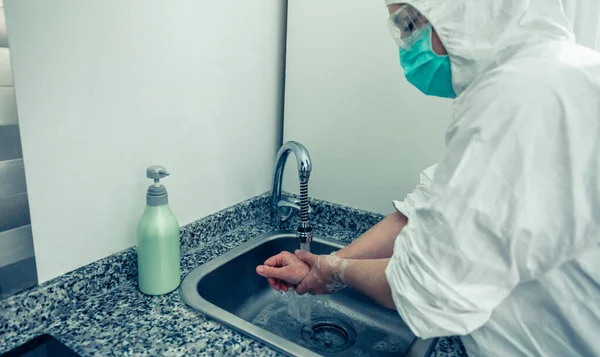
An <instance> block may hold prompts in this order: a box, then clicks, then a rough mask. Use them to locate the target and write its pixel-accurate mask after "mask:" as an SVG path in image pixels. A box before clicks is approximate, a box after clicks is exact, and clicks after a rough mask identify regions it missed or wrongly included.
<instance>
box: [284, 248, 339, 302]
mask: <svg viewBox="0 0 600 357" xmlns="http://www.w3.org/2000/svg"><path fill="white" fill-rule="evenodd" d="M296 256H297V257H298V258H299V259H301V260H302V261H303V262H305V263H307V264H308V265H310V272H309V273H308V275H307V276H306V277H305V278H304V279H303V280H302V282H301V283H300V285H298V287H296V288H295V290H296V293H298V294H300V295H303V294H306V293H307V292H308V293H310V294H311V295H321V294H332V293H334V292H336V291H338V290H340V289H343V288H344V287H346V282H345V281H344V270H345V268H346V264H347V263H348V260H346V259H341V258H338V257H337V256H336V255H335V252H334V253H332V254H330V255H314V254H311V253H309V252H306V251H301V250H297V251H296Z"/></svg>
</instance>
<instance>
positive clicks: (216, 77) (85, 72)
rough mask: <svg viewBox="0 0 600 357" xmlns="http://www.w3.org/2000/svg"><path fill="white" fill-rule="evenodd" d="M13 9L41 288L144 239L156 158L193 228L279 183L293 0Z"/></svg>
mask: <svg viewBox="0 0 600 357" xmlns="http://www.w3.org/2000/svg"><path fill="white" fill-rule="evenodd" d="M5 7H6V13H7V21H8V33H9V42H10V46H11V53H12V63H13V66H14V80H15V87H16V97H17V106H18V111H19V117H20V125H21V135H22V141H23V150H24V157H25V158H26V159H25V169H26V174H27V185H28V191H29V193H30V196H29V197H30V204H31V217H32V225H33V235H34V245H35V255H36V259H37V269H38V272H39V280H40V282H43V281H46V280H48V279H50V278H52V277H55V276H58V275H60V274H63V273H65V272H67V271H70V270H73V269H75V268H77V267H80V266H82V265H85V264H87V263H90V262H92V261H94V260H97V259H100V258H102V257H104V256H107V255H109V254H112V253H114V252H116V251H119V250H122V249H124V248H127V247H130V246H132V245H134V244H135V227H136V223H137V220H138V218H139V216H140V215H141V213H142V210H143V208H144V205H145V189H146V187H147V185H149V184H150V182H149V180H147V179H146V178H145V169H146V167H147V166H149V165H152V164H162V165H165V166H166V168H167V169H168V170H169V171H170V172H171V173H172V176H170V177H169V178H167V179H165V180H164V183H165V185H166V186H167V188H168V189H169V195H170V203H171V206H172V209H173V210H174V212H175V214H176V215H177V217H178V218H179V221H180V224H182V225H183V224H186V223H189V222H192V221H194V220H196V219H199V218H201V217H203V216H206V215H208V214H211V213H213V212H216V211H218V210H220V209H223V208H225V207H227V206H230V205H233V204H235V203H237V202H239V201H242V200H244V199H247V198H249V197H252V196H254V195H256V194H259V193H262V192H265V191H267V190H268V189H269V185H270V177H271V170H272V165H273V159H274V154H275V151H276V149H277V146H278V145H279V142H280V138H279V136H280V133H279V131H280V124H279V118H278V116H279V113H280V112H279V110H280V104H279V102H280V96H281V93H280V89H281V88H280V75H281V73H280V68H281V39H282V30H283V22H282V19H283V17H282V16H283V12H282V10H283V7H282V2H281V1H276V0H255V1H251V2H231V1H210V2H209V1H196V0H178V1H172V2H165V1H158V0H146V1H135V2H127V1H125V2H123V1H116V0H112V1H97V0H89V1H78V0H54V1H46V0H30V1H20V0H6V1H5Z"/></svg>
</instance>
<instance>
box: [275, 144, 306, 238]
mask: <svg viewBox="0 0 600 357" xmlns="http://www.w3.org/2000/svg"><path fill="white" fill-rule="evenodd" d="M291 152H294V156H296V161H297V163H298V179H299V180H300V199H292V198H289V197H283V198H282V197H281V185H282V181H283V169H284V168H285V163H286V161H287V158H288V156H289V155H290V153H291ZM311 171H312V163H311V160H310V155H309V154H308V150H306V148H305V147H304V146H303V145H302V144H300V143H297V142H295V141H288V142H286V143H285V144H283V146H281V149H279V152H278V153H277V157H276V158H275V172H274V173H273V187H272V189H271V201H270V214H271V224H273V225H274V226H276V227H278V228H283V226H284V224H285V223H286V222H287V221H288V220H289V219H290V217H291V216H292V214H294V212H296V211H300V225H299V226H298V230H297V236H298V240H299V241H300V243H310V242H311V241H312V229H311V227H310V223H309V222H308V213H309V209H310V208H309V206H308V179H309V178H310V172H311Z"/></svg>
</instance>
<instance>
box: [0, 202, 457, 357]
mask: <svg viewBox="0 0 600 357" xmlns="http://www.w3.org/2000/svg"><path fill="white" fill-rule="evenodd" d="M311 205H312V207H313V213H312V215H311V222H312V224H313V227H314V229H315V234H319V235H322V236H327V237H330V238H334V239H338V240H341V241H343V242H346V243H348V242H350V241H352V239H354V238H356V237H358V236H359V235H360V234H361V233H362V232H364V231H366V230H367V229H369V228H370V227H371V226H373V225H374V224H375V223H377V222H378V221H379V220H381V218H382V216H380V215H376V214H371V213H368V212H364V211H359V210H355V209H351V208H347V207H342V206H339V205H334V204H331V203H327V202H323V201H318V200H311ZM267 208H268V201H267V198H266V196H264V195H262V196H259V197H256V198H253V199H250V200H248V201H245V202H242V203H240V204H238V205H236V206H233V207H231V208H228V209H226V210H223V211H221V212H218V213H216V214H214V215H211V216H209V217H206V218H204V219H201V220H199V221H197V222H194V223H192V224H189V225H187V226H185V227H182V228H181V259H182V260H181V277H182V278H183V277H184V276H185V275H186V274H187V273H188V272H189V271H191V270H192V269H194V268H196V267H197V266H198V265H200V264H203V263H205V262H207V261H209V260H210V259H213V258H215V257H217V256H219V255H221V254H223V253H225V252H227V251H229V250H231V249H232V248H234V247H236V246H238V245H240V244H242V243H244V242H245V241H247V240H248V239H252V238H254V237H256V236H258V235H260V234H262V233H265V232H268V231H272V230H273V228H272V227H271V226H270V225H269V223H268V211H267ZM82 238H85V232H82ZM136 278H137V265H136V253H135V248H130V249H127V250H125V251H122V252H119V253H117V254H115V255H112V256H110V257H107V258H104V259H102V260H100V261H97V262H94V263H91V264H89V265H87V266H84V267H82V268H80V269H77V270H75V271H73V272H70V273H67V274H65V275H63V276H60V277H58V278H56V279H54V280H51V281H49V282H46V283H44V284H42V285H41V286H38V287H35V288H33V289H30V290H27V291H25V292H22V293H20V294H17V295H15V296H12V297H10V298H8V299H5V300H2V301H0V354H1V353H4V352H6V351H8V350H10V349H12V348H14V347H16V346H19V345H21V344H23V343H25V342H27V341H28V340H30V339H32V338H33V337H35V336H38V335H40V334H43V333H49V334H51V335H53V336H54V337H56V338H57V339H59V340H60V341H61V342H63V343H64V344H66V345H67V346H69V347H70V348H71V349H73V350H74V351H76V352H77V353H79V354H80V355H81V356H83V357H87V356H240V355H249V356H265V357H266V356H280V355H281V354H280V353H278V352H276V351H275V350H273V349H271V348H270V347H268V346H266V345H265V344H263V343H261V342H258V341H255V340H253V339H251V338H249V337H246V336H245V335H242V334H240V333H238V332H236V331H234V330H232V329H230V328H228V327H225V326H224V325H221V324H220V323H218V322H215V321H213V320H211V319H210V318H207V317H205V316H204V315H202V314H200V313H199V312H196V311H195V310H192V309H191V308H189V307H187V306H186V305H185V304H184V303H183V302H182V301H181V299H180V297H179V291H178V290H176V291H174V292H172V293H169V294H166V295H163V296H148V295H144V294H142V293H141V292H140V291H139V290H138V288H137V280H136ZM432 356H433V357H457V356H460V357H462V356H466V353H465V352H464V348H463V347H462V344H461V343H460V339H458V338H456V337H450V338H442V339H440V341H439V342H438V344H437V346H436V348H435V351H434V353H433V355H432Z"/></svg>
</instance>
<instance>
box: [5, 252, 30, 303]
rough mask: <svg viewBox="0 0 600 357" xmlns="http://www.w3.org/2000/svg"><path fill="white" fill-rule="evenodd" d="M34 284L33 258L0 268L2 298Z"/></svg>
mask: <svg viewBox="0 0 600 357" xmlns="http://www.w3.org/2000/svg"><path fill="white" fill-rule="evenodd" d="M36 284H37V268H36V266H35V258H27V259H24V260H20V261H18V262H16V263H13V264H10V265H7V266H5V267H2V268H0V289H1V290H2V298H5V297H8V296H11V295H14V294H16V293H18V292H21V291H23V290H25V289H27V288H30V287H32V286H34V285H36Z"/></svg>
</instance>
